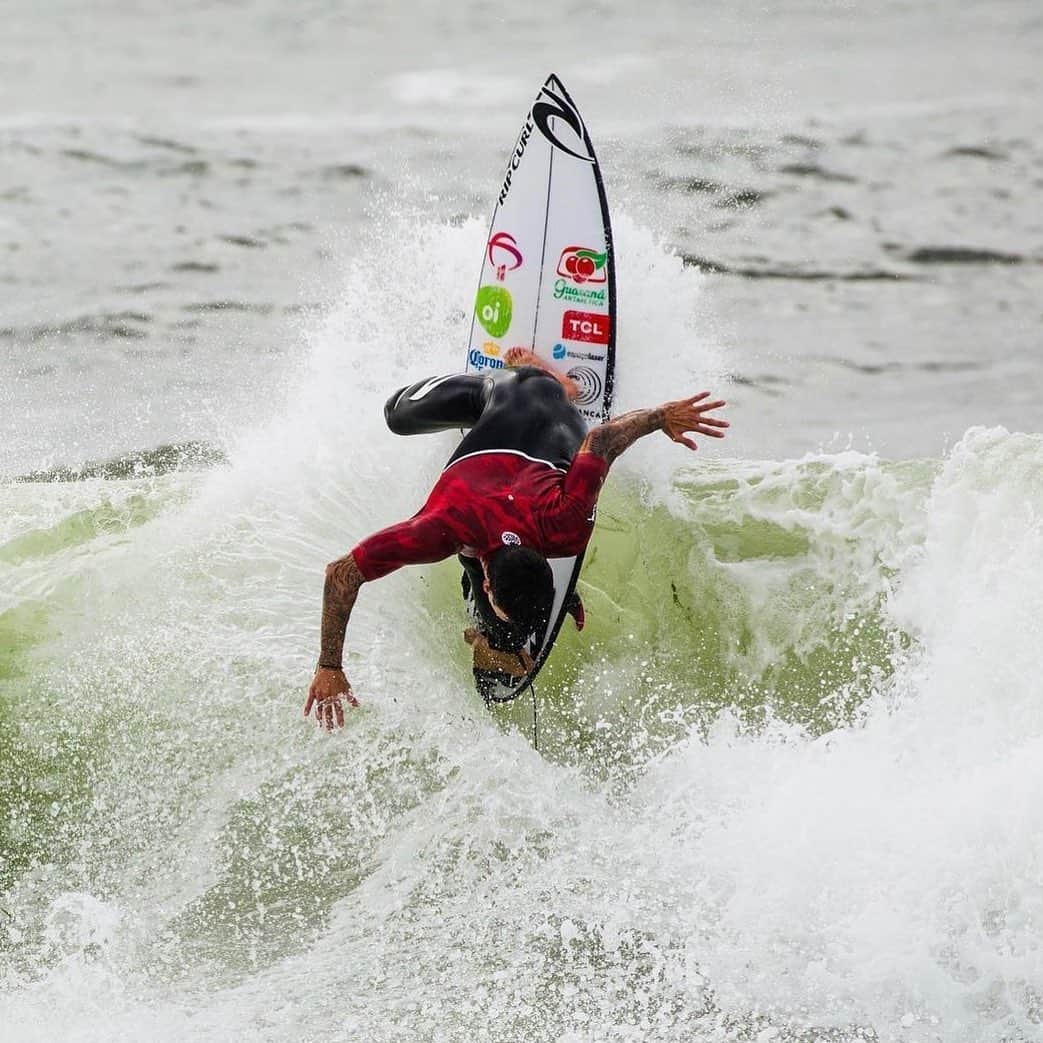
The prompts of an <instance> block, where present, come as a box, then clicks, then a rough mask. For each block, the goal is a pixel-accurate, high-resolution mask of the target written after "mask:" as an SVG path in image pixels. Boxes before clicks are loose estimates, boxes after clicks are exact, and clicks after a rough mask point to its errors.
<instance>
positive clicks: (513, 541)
mask: <svg viewBox="0 0 1043 1043" xmlns="http://www.w3.org/2000/svg"><path fill="white" fill-rule="evenodd" d="M500 539H501V540H502V541H503V542H504V543H506V544H507V546H508V547H517V546H518V545H519V544H520V543H521V537H520V536H519V535H518V534H517V533H516V532H511V531H510V530H509V529H508V530H507V532H501V533H500Z"/></svg>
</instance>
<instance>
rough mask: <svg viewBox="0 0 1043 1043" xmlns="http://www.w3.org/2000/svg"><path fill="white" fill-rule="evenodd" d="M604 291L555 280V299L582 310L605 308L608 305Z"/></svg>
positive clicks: (565, 280) (564, 280)
mask: <svg viewBox="0 0 1043 1043" xmlns="http://www.w3.org/2000/svg"><path fill="white" fill-rule="evenodd" d="M606 297H607V294H606V291H605V290H604V289H600V290H591V289H588V288H587V287H586V286H574V285H573V284H572V283H571V282H569V281H568V280H567V279H555V280H554V299H555V300H556V301H564V302H565V303H566V304H578V305H579V306H580V307H581V308H604V307H606V306H607V305H608V300H607V299H606Z"/></svg>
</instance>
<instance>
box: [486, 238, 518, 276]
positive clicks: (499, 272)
mask: <svg viewBox="0 0 1043 1043" xmlns="http://www.w3.org/2000/svg"><path fill="white" fill-rule="evenodd" d="M485 255H486V256H487V257H488V258H489V263H490V264H491V265H492V266H493V267H494V268H495V269H496V278H497V280H498V281H499V282H503V280H504V278H505V277H506V275H507V273H508V272H513V271H514V270H515V269H516V268H520V267H521V266H522V260H523V257H522V253H521V250H519V249H518V240H517V239H515V238H514V236H513V235H511V234H510V232H497V233H496V235H494V236H493V237H492V238H491V239H490V240H489V245H488V246H487V247H486V250H485Z"/></svg>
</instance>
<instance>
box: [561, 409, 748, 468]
mask: <svg viewBox="0 0 1043 1043" xmlns="http://www.w3.org/2000/svg"><path fill="white" fill-rule="evenodd" d="M709 397H710V392H709V391H700V392H699V394H698V395H693V396H692V397H691V398H683V399H679V400H678V401H676V402H665V403H664V404H663V405H661V406H657V407H656V408H655V409H635V410H634V411H633V412H632V413H624V414H623V415H622V416H618V417H616V418H615V420H609V421H608V423H605V424H599V425H598V426H597V427H594V428H591V430H590V432H589V433H588V434H587V437H586V438H585V439H583V443H582V445H580V447H579V451H578V453H577V456H578V455H579V453H593V454H594V455H595V456H600V457H602V459H604V460H607V461H608V463H609V464H610V465H611V464H612V463H613V461H614V460H615V459H616V457H617V456H619V455H620V453H623V452H625V451H626V450H627V449H629V448H630V447H631V446H632V445H633V444H634V443H635V442H636V441H637V440H638V439H639V438H644V436H645V435H650V434H651V433H652V432H653V431H662V432H663V433H664V434H665V435H666V436H667V437H668V438H670V439H672V440H673V441H675V442H680V443H681V445H684V446H687V447H688V448H689V449H695V448H697V447H696V444H695V442H694V441H693V440H692V439H691V438H689V437H688V433H689V432H695V433H696V434H700V435H707V436H708V437H710V438H724V428H726V427H728V426H729V425H728V421H727V420H720V419H718V418H717V417H713V416H706V415H705V414H707V413H709V412H711V411H712V410H714V409H720V408H721V407H722V406H724V405H725V402H724V400H723V399H714V400H713V401H711V402H708V401H706V400H707V399H708V398H709Z"/></svg>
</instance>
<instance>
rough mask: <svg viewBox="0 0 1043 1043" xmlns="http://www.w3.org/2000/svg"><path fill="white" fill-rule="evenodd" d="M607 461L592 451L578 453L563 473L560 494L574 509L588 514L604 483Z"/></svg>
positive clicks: (590, 512)
mask: <svg viewBox="0 0 1043 1043" xmlns="http://www.w3.org/2000/svg"><path fill="white" fill-rule="evenodd" d="M608 468H609V463H608V461H607V460H606V459H605V458H604V457H602V456H597V455H596V454H594V453H579V454H577V455H576V456H575V457H574V459H573V461H572V466H571V467H570V468H569V471H568V474H566V475H565V481H564V484H563V485H562V494H563V496H564V498H565V499H566V500H567V501H568V502H569V505H570V506H573V507H574V509H576V510H580V511H582V512H584V514H586V515H590V514H592V513H593V512H594V505H595V504H596V503H597V502H598V496H599V495H600V493H601V487H602V485H604V484H605V475H607V474H608Z"/></svg>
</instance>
